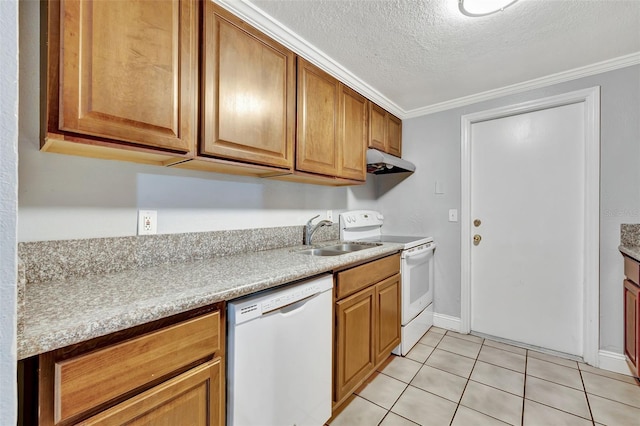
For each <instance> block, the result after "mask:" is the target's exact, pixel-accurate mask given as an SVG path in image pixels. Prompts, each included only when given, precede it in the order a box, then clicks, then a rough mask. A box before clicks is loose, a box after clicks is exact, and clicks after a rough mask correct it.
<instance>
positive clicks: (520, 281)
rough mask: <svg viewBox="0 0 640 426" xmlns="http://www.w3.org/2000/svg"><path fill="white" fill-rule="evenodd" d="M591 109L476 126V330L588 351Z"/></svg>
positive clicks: (580, 106) (579, 106)
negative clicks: (587, 188)
mask: <svg viewBox="0 0 640 426" xmlns="http://www.w3.org/2000/svg"><path fill="white" fill-rule="evenodd" d="M584 129H585V106H584V103H574V104H570V105H564V106H558V107H553V108H548V109H543V110H539V111H534V112H527V113H522V114H517V115H513V116H509V117H504V118H498V119H493V120H489V121H483V122H478V123H473V124H472V125H471V142H470V151H471V152H470V155H471V172H470V177H471V179H470V181H471V182H470V193H471V197H470V203H471V206H470V207H471V208H470V220H471V221H474V220H476V219H477V220H479V221H480V224H479V225H478V226H476V224H475V223H474V224H472V225H471V236H474V235H478V236H480V237H481V240H480V242H479V243H478V244H477V245H475V244H474V243H472V241H469V244H471V245H472V246H471V248H470V253H471V254H470V260H471V265H470V280H471V295H470V297H471V314H470V317H471V324H470V325H471V330H472V331H476V332H480V333H483V334H487V335H492V336H496V337H500V338H504V339H508V340H513V341H518V342H522V343H525V344H529V345H533V346H538V347H542V348H547V349H551V350H554V351H559V352H564V353H568V354H573V355H578V356H582V354H583V338H584V336H583V330H584V328H583V321H584V312H583V306H584V257H585V256H584V247H585V245H584V235H585V130H584Z"/></svg>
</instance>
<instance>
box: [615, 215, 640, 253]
mask: <svg viewBox="0 0 640 426" xmlns="http://www.w3.org/2000/svg"><path fill="white" fill-rule="evenodd" d="M618 250H620V253H622V254H626V255H627V256H629V257H631V258H633V259H635V260H637V261H638V262H640V224H626V223H623V224H622V225H620V246H619V247H618Z"/></svg>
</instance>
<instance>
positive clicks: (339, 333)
mask: <svg viewBox="0 0 640 426" xmlns="http://www.w3.org/2000/svg"><path fill="white" fill-rule="evenodd" d="M374 290H375V288H374V287H373V286H372V287H369V288H367V289H365V290H362V291H361V292H359V293H356V294H354V295H353V296H350V297H347V298H346V299H343V300H340V301H339V302H337V303H336V358H337V359H336V362H335V364H336V365H335V367H334V368H335V372H336V377H335V400H336V401H340V400H341V399H342V398H344V397H345V396H347V395H348V394H349V393H350V392H352V391H353V388H354V387H355V386H357V385H358V384H359V382H360V381H361V380H362V379H364V378H365V377H366V376H367V375H368V374H369V373H370V372H371V371H372V370H373V368H374V364H375V359H374V353H373V349H374V348H373V340H374V315H375V311H374V305H375V299H374Z"/></svg>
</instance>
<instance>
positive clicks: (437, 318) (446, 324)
mask: <svg viewBox="0 0 640 426" xmlns="http://www.w3.org/2000/svg"><path fill="white" fill-rule="evenodd" d="M460 324H461V321H460V318H457V317H451V316H449V315H444V314H438V313H434V314H433V325H434V326H435V327H440V328H446V329H447V330H451V331H455V332H460Z"/></svg>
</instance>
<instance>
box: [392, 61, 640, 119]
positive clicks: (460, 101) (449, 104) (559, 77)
mask: <svg viewBox="0 0 640 426" xmlns="http://www.w3.org/2000/svg"><path fill="white" fill-rule="evenodd" d="M638 64H640V52H636V53H632V54H630V55H625V56H620V57H617V58H613V59H609V60H606V61H602V62H597V63H595V64H591V65H586V66H584V67H580V68H574V69H572V70H568V71H563V72H559V73H557V74H551V75H548V76H546V77H540V78H536V79H533V80H529V81H525V82H522V83H517V84H512V85H510V86H505V87H501V88H499V89H495V90H488V91H486V92H482V93H477V94H475V95H470V96H464V97H462V98H457V99H452V100H450V101H446V102H441V103H438V104H433V105H427V106H425V107H421V108H416V109H413V110H410V111H403V112H404V114H401V116H400V117H401V118H402V119H407V118H414V117H420V116H423V115H428V114H433V113H435V112H440V111H446V110H449V109H453V108H459V107H462V106H466V105H471V104H475V103H478V102H482V101H487V100H490V99H496V98H500V97H503V96H507V95H513V94H516V93H521V92H526V91H527V90H533V89H539V88H542V87H547V86H551V85H553V84H558V83H564V82H566V81H571V80H576V79H578V78H582V77H588V76H591V75H595V74H600V73H603V72H607V71H614V70H617V69H619V68H625V67H629V66H632V65H638Z"/></svg>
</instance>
